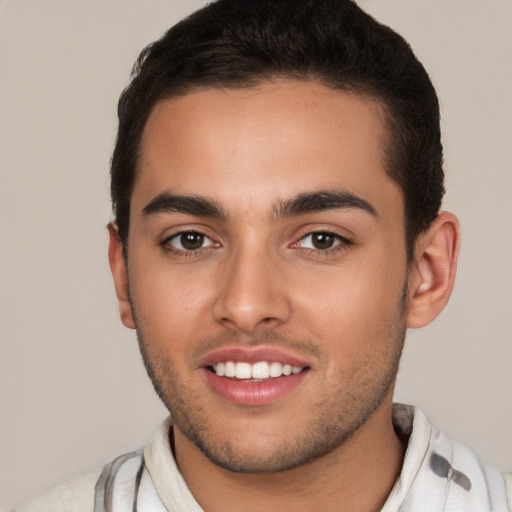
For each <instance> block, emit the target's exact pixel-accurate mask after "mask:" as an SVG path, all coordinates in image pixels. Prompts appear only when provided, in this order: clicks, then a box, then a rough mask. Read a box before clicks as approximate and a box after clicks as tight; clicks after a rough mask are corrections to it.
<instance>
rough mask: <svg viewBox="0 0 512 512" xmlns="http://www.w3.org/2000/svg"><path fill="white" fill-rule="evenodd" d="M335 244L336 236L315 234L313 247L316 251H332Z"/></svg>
mask: <svg viewBox="0 0 512 512" xmlns="http://www.w3.org/2000/svg"><path fill="white" fill-rule="evenodd" d="M333 243H334V236H332V235H329V234H328V233H315V234H314V235H313V245H314V246H315V248H316V249H330V248H331V247H332V244H333Z"/></svg>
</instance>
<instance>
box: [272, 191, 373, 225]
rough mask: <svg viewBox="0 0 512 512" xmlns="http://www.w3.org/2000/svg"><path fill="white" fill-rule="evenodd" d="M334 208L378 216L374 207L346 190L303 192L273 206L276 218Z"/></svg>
mask: <svg viewBox="0 0 512 512" xmlns="http://www.w3.org/2000/svg"><path fill="white" fill-rule="evenodd" d="M334 209H358V210H363V211H365V212H368V213H370V214H371V215H373V216H374V217H378V214H377V210H376V209H375V207H374V206H373V205H372V204H371V203H369V202H368V201H366V200H365V199H362V198H360V197H358V196H356V195H354V194H352V193H351V192H348V191H346V190H323V191H319V192H311V193H308V192H306V193H303V194H300V195H298V196H296V197H293V198H291V199H287V200H285V201H282V202H281V203H279V204H278V205H277V207H276V208H275V216H276V217H277V219H282V218H287V217H293V216H295V215H305V214H308V213H316V212H322V211H325V210H334Z"/></svg>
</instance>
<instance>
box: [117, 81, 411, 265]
mask: <svg viewBox="0 0 512 512" xmlns="http://www.w3.org/2000/svg"><path fill="white" fill-rule="evenodd" d="M287 82H297V83H300V82H302V83H310V84H318V85H322V86H324V87H326V88H327V89H331V90H334V91H336V92H339V93H344V94H348V95H352V96H355V97H358V98H361V99H364V100H366V101H370V102H372V103H373V104H374V105H375V106H376V107H377V109H376V112H379V113H380V116H379V117H380V124H381V126H382V140H380V141H379V143H380V146H381V149H382V156H383V166H384V172H385V173H386V175H387V176H388V177H389V178H390V179H392V180H393V182H394V183H395V184H396V185H397V186H398V190H399V192H400V197H401V199H402V211H403V223H404V235H405V237H404V244H405V249H406V256H407V261H408V262H411V261H412V258H413V252H414V250H413V249H414V244H415V242H416V240H417V238H418V237H419V235H420V234H421V232H417V233H414V234H413V233H412V232H411V231H412V226H410V219H409V215H408V211H407V207H408V205H407V202H406V194H405V190H404V186H403V184H402V183H401V182H400V181H399V179H397V178H396V177H395V175H394V173H393V170H395V172H398V173H400V169H395V167H396V165H397V164H396V162H394V161H396V160H397V155H396V153H397V144H394V143H393V133H394V131H395V129H396V128H395V126H396V125H397V124H399V123H400V120H399V119H397V116H396V115H394V114H393V109H392V108H391V107H390V104H389V103H390V102H389V101H388V100H386V98H385V97H384V95H383V94H379V92H378V91H376V90H372V86H371V84H365V83H364V82H363V81H361V80H359V81H352V82H351V81H350V80H347V81H346V82H344V83H334V82H333V81H329V80H322V78H321V77H319V76H318V75H316V74H315V73H310V74H299V73H293V72H290V73H285V72H280V73H277V72H276V73H271V72H269V73H268V74H264V73H262V74H261V75H256V76H253V77H251V78H250V79H247V80H245V81H243V82H242V81H238V82H235V81H232V82H228V80H218V81H217V82H216V83H211V84H210V83H201V82H199V81H198V82H197V83H193V82H192V81H191V82H190V83H188V84H186V85H181V86H174V87H172V88H168V90H164V91H162V92H161V93H160V94H159V95H156V97H155V98H152V100H151V101H150V102H149V103H151V107H150V108H148V109H147V110H146V111H147V115H146V118H145V119H144V123H143V124H142V125H141V130H140V134H139V137H138V140H137V147H136V150H135V160H134V166H133V179H132V182H131V187H130V190H129V198H128V212H127V214H128V215H127V218H126V235H125V239H124V240H123V239H121V242H122V245H123V255H124V256H125V259H126V260H127V259H128V239H129V233H130V215H131V200H132V197H133V191H134V188H135V185H136V183H137V179H138V175H139V173H140V165H141V158H142V140H143V137H144V132H145V130H146V126H147V124H148V121H149V119H150V117H151V115H152V114H153V112H154V110H155V108H156V107H157V105H159V104H160V103H162V102H164V101H167V100H172V99H175V98H180V97H185V96H189V95H192V94H195V93H200V92H205V91H212V90H218V91H223V90H224V91H230V90H251V89H253V90H257V89H258V88H259V87H260V86H264V85H267V84H276V85H279V84H280V83H287ZM115 221H116V222H117V218H116V219H115ZM413 237H414V238H413Z"/></svg>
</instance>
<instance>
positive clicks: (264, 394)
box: [203, 368, 309, 406]
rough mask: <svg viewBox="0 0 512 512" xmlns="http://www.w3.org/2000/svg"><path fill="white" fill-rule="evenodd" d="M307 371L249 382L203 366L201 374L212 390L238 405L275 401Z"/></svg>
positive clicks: (301, 378)
mask: <svg viewBox="0 0 512 512" xmlns="http://www.w3.org/2000/svg"><path fill="white" fill-rule="evenodd" d="M307 373H309V371H308V370H307V369H306V370H302V371H301V372H300V373H297V374H295V375H293V374H292V375H288V376H282V377H275V378H273V379H269V380H265V381H260V382H251V381H241V380H236V379H229V378H227V377H219V376H218V375H215V373H212V372H211V371H209V370H207V369H206V368H203V374H204V376H205V378H206V381H207V382H208V384H209V386H210V387H211V388H212V389H213V391H214V392H215V393H216V394H218V395H220V396H221V397H222V398H224V399H225V400H227V401H228V402H231V403H234V404H239V405H251V406H256V405H267V404H271V403H274V402H277V401H278V400H280V399H281V398H283V397H284V396H285V395H287V394H288V393H291V392H292V391H293V390H294V389H295V388H296V387H297V386H299V384H300V383H301V382H302V381H303V379H304V377H305V376H306V374H307Z"/></svg>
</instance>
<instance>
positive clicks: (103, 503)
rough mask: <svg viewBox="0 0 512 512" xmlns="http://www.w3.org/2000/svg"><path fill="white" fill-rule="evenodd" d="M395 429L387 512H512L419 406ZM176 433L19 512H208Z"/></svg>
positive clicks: (479, 463)
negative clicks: (397, 443) (397, 441)
mask: <svg viewBox="0 0 512 512" xmlns="http://www.w3.org/2000/svg"><path fill="white" fill-rule="evenodd" d="M393 422H394V426H395V430H396V432H397V434H398V435H399V436H400V437H401V438H402V439H408V443H407V450H406V455H405V459H404V463H403V466H402V470H401V473H400V475H399V478H398V479H397V482H396V484H395V486H394V487H393V490H392V492H391V494H390V495H389V497H388V499H387V501H386V503H385V505H384V507H383V508H382V510H381V512H507V511H512V506H511V503H510V494H511V489H512V477H511V475H510V474H504V475H502V474H500V472H499V470H498V469H497V468H495V467H494V466H492V465H491V464H488V463H487V462H485V461H484V460H482V459H481V458H480V457H478V456H477V455H476V454H475V453H474V452H472V451H471V450H469V449H468V448H466V447H465V446H464V445H462V444H460V443H458V442H456V441H453V440H451V439H450V438H448V437H447V436H446V435H445V434H443V433H442V432H440V431H439V430H437V429H435V428H433V427H432V426H431V425H430V424H429V423H428V421H427V420H426V418H425V416H424V415H423V413H422V412H421V411H419V410H418V409H416V408H414V407H410V406H405V405H400V404H395V406H394V411H393ZM171 426H172V424H171V420H170V419H167V420H166V421H165V422H164V423H163V424H162V425H161V426H160V428H159V430H158V431H157V432H156V433H155V435H154V437H153V439H152V441H151V442H150V443H149V444H148V445H147V446H145V447H144V449H143V450H138V451H136V452H131V453H129V454H126V455H122V456H121V457H118V458H117V459H115V460H114V461H112V462H111V463H109V464H107V465H106V466H105V467H104V468H103V469H102V470H100V471H95V472H92V473H88V474H86V475H82V476H80V477H76V478H75V479H72V480H70V481H68V482H66V483H64V484H61V485H60V486H57V487H56V488H54V489H53V490H52V491H50V492H49V493H47V494H46V495H43V496H41V497H39V498H36V499H35V500H32V501H30V502H28V503H26V504H25V505H23V506H22V507H20V508H19V509H17V511H18V512H35V511H38V512H50V511H52V512H60V511H64V510H66V511H69V512H86V511H87V512H92V511H94V512H133V511H134V510H137V511H139V512H166V511H167V512H202V510H203V509H202V508H201V507H200V506H199V504H198V503H197V502H196V501H195V499H194V497H193V495H192V493H191V492H190V490H189V488H188V486H187V484H186V482H185V481H184V479H183V477H182V476H181V474H180V472H179V471H178V468H177V466H176V463H175V460H174V457H173V456H172V450H171V447H170V445H169V429H170V428H171ZM506 488H507V490H506ZM507 491H508V495H509V496H508V498H507Z"/></svg>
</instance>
